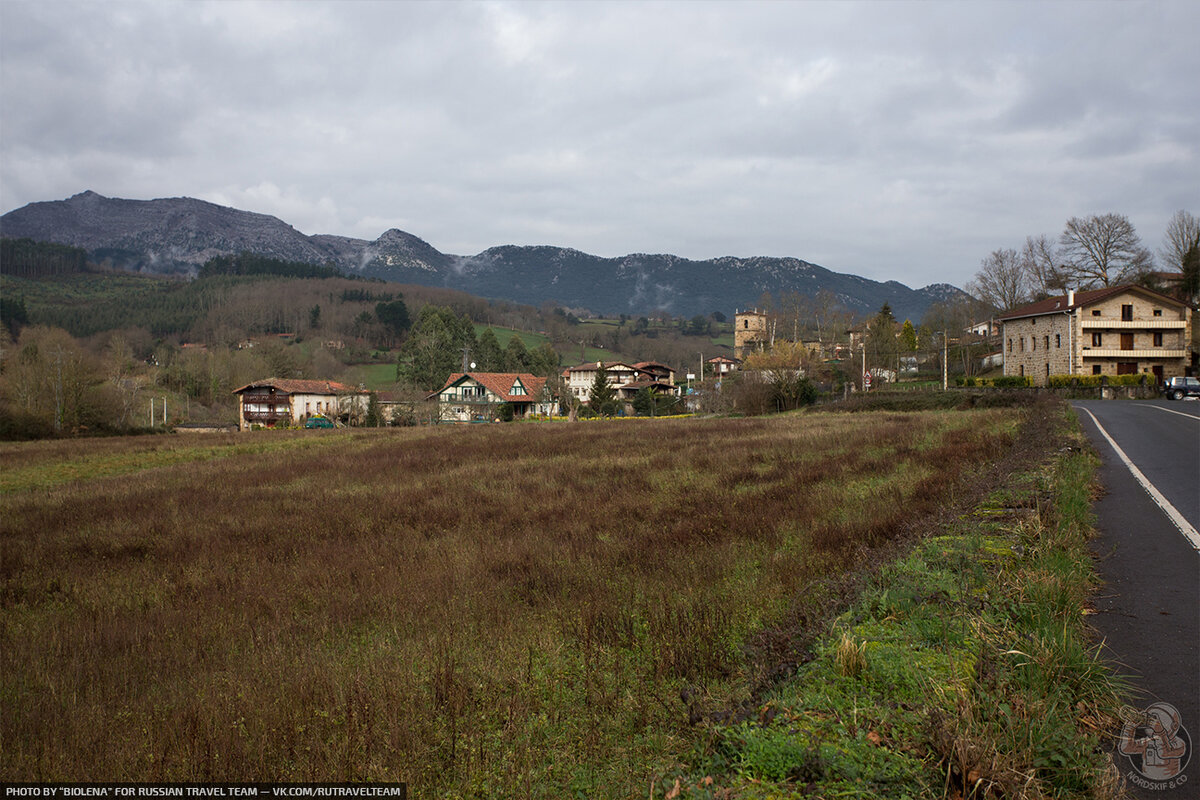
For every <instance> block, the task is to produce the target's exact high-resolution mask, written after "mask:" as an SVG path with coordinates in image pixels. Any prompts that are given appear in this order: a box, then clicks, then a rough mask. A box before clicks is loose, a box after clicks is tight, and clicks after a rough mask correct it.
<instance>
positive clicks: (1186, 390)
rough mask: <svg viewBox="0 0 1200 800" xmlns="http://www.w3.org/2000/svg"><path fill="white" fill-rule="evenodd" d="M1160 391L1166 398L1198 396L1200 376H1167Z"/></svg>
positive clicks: (1199, 395)
mask: <svg viewBox="0 0 1200 800" xmlns="http://www.w3.org/2000/svg"><path fill="white" fill-rule="evenodd" d="M1162 391H1163V394H1165V395H1166V396H1167V399H1168V400H1182V399H1183V398H1185V397H1200V378H1167V382H1166V383H1165V384H1163V390H1162Z"/></svg>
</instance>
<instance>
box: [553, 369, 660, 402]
mask: <svg viewBox="0 0 1200 800" xmlns="http://www.w3.org/2000/svg"><path fill="white" fill-rule="evenodd" d="M602 369H603V370H604V372H605V375H606V380H607V381H608V385H609V386H612V387H613V388H614V389H615V390H616V393H617V397H618V398H619V399H621V400H624V401H627V402H628V401H632V400H633V398H634V397H635V396H636V395H637V393H638V392H639V391H641V390H642V389H647V388H648V389H650V391H651V392H653V393H655V394H675V393H676V391H677V390H676V388H675V370H673V369H671V368H670V367H668V366H667V365H666V364H660V363H658V362H656V361H639V362H637V363H636V364H626V363H625V362H623V361H594V362H587V363H584V364H579V365H578V366H574V367H568V368H567V369H565V370H563V373H562V376H563V383H564V385H565V389H566V391H567V392H568V393H570V394H571V395H573V396H575V397H576V398H578V399H579V401H580V402H581V403H587V402H589V401H590V400H591V399H592V386H594V385H595V383H596V373H598V372H599V371H600V370H602Z"/></svg>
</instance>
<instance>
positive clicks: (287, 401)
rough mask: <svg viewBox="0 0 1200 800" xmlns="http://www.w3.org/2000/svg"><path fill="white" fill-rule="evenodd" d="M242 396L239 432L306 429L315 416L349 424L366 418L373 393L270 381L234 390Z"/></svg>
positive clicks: (317, 382)
mask: <svg viewBox="0 0 1200 800" xmlns="http://www.w3.org/2000/svg"><path fill="white" fill-rule="evenodd" d="M233 393H234V394H236V395H237V396H238V429H239V430H243V431H245V430H250V428H251V427H253V426H255V425H261V426H262V427H265V428H277V427H283V428H286V427H291V426H298V425H303V424H304V421H305V420H307V419H308V418H310V417H313V416H318V415H320V416H325V417H329V418H330V419H332V420H335V421H342V422H346V423H350V422H353V421H354V420H357V419H361V417H362V416H364V415H365V414H366V411H367V402H368V399H369V397H370V393H369V392H367V391H365V390H363V389H356V388H355V387H353V386H347V385H346V384H344V383H338V382H337V381H320V380H300V379H296V378H267V379H266V380H261V381H255V382H254V383H248V384H246V385H245V386H243V387H241V388H240V389H234V390H233Z"/></svg>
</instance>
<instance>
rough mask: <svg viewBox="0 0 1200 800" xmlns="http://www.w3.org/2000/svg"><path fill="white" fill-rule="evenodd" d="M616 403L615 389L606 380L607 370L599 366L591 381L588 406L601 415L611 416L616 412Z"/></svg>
mask: <svg viewBox="0 0 1200 800" xmlns="http://www.w3.org/2000/svg"><path fill="white" fill-rule="evenodd" d="M617 405H618V401H617V390H616V389H615V388H614V387H613V386H612V384H610V383H609V382H608V370H606V369H604V368H603V367H601V368H600V369H598V370H596V379H595V380H594V381H592V391H591V396H590V397H589V398H588V406H589V407H590V408H591V409H592V411H595V412H596V413H597V414H599V415H600V416H602V417H611V416H612V415H613V414H615V413H617Z"/></svg>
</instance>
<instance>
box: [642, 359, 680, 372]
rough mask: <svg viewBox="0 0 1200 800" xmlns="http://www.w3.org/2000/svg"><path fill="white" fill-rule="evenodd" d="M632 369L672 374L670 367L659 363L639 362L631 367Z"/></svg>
mask: <svg viewBox="0 0 1200 800" xmlns="http://www.w3.org/2000/svg"><path fill="white" fill-rule="evenodd" d="M633 368H634V369H647V370H648V369H662V370H666V371H667V372H674V370H672V369H671V368H670V367H668V366H667V365H666V364H664V363H662V362H661V361H639V362H637V363H636V364H634V365H633Z"/></svg>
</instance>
